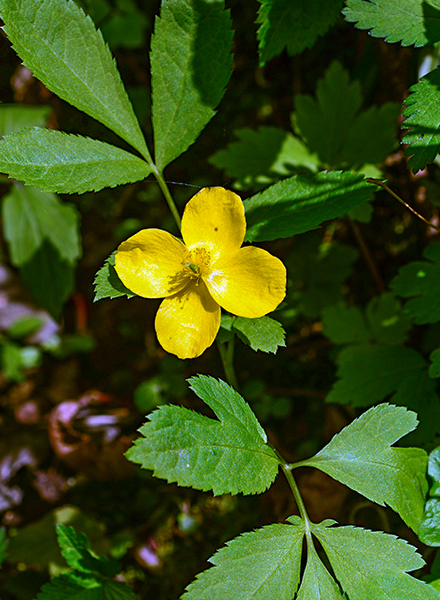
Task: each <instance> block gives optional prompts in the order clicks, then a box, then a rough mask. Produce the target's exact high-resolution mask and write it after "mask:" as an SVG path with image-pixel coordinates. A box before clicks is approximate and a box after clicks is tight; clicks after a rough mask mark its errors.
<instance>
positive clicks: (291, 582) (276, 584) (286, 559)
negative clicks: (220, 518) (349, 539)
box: [182, 517, 316, 600]
mask: <svg viewBox="0 0 440 600" xmlns="http://www.w3.org/2000/svg"><path fill="white" fill-rule="evenodd" d="M287 520H288V521H290V522H291V524H289V525H287V524H284V523H277V524H274V525H268V526H266V527H262V528H261V529H257V530H256V531H252V532H248V533H244V534H242V535H240V536H239V537H237V538H235V539H234V540H231V541H230V542H227V544H226V547H225V548H221V549H220V550H219V551H218V552H216V554H214V556H213V557H212V558H210V559H209V561H210V562H211V563H212V564H213V565H215V566H214V567H213V568H211V569H208V570H207V571H204V572H203V573H200V574H199V575H198V576H197V578H196V580H195V581H194V582H193V583H191V584H190V585H189V586H188V587H187V588H186V592H185V593H184V594H183V596H182V599H183V600H200V599H201V598H210V600H225V598H234V600H292V598H293V597H294V595H295V591H296V589H297V587H298V583H299V576H300V568H301V554H302V540H303V536H304V522H303V521H302V520H301V519H300V518H299V517H290V518H289V519H287ZM315 598H316V597H315Z"/></svg>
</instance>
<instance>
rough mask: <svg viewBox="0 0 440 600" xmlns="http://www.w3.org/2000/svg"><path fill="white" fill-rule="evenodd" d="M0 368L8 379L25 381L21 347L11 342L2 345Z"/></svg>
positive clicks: (0, 347) (0, 345)
mask: <svg viewBox="0 0 440 600" xmlns="http://www.w3.org/2000/svg"><path fill="white" fill-rule="evenodd" d="M0 367H1V369H0V370H1V372H2V374H3V375H4V377H5V378H6V379H12V381H17V382H21V381H23V380H24V375H23V373H22V369H23V361H22V358H21V349H20V346H18V345H17V344H14V343H13V342H9V341H7V342H3V343H1V344H0Z"/></svg>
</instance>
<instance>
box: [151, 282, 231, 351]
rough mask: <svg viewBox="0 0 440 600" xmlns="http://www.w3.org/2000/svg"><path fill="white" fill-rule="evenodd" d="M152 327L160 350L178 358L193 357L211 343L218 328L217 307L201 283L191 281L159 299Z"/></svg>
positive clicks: (218, 308)
mask: <svg viewBox="0 0 440 600" xmlns="http://www.w3.org/2000/svg"><path fill="white" fill-rule="evenodd" d="M155 327H156V333H157V339H158V340H159V343H160V345H161V346H162V348H163V349H164V350H166V351H167V352H170V353H171V354H176V355H177V356H178V357H179V358H196V357H197V356H200V355H201V354H202V353H203V352H204V351H205V350H206V348H208V347H209V346H210V345H211V344H212V343H213V341H214V340H215V336H216V335H217V332H218V330H219V328H220V306H219V305H218V304H217V302H215V301H214V300H213V299H212V298H211V296H210V295H209V292H208V290H207V289H206V286H205V284H204V283H203V281H202V280H199V282H198V284H197V285H196V283H195V282H194V281H193V282H191V283H190V284H189V285H188V286H187V287H186V288H185V289H184V290H182V291H180V292H179V293H177V294H175V295H174V296H171V297H170V298H165V300H163V302H162V304H161V305H160V307H159V310H158V311H157V315H156V322H155Z"/></svg>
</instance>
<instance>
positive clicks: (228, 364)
mask: <svg viewBox="0 0 440 600" xmlns="http://www.w3.org/2000/svg"><path fill="white" fill-rule="evenodd" d="M234 339H235V336H234V337H233V338H232V339H231V340H229V342H227V343H226V344H221V343H220V342H217V346H218V351H219V352H220V357H221V359H222V363H223V369H224V371H225V376H226V381H227V382H228V383H229V385H231V386H232V387H233V388H234V389H235V390H238V381H237V377H236V376H235V370H234Z"/></svg>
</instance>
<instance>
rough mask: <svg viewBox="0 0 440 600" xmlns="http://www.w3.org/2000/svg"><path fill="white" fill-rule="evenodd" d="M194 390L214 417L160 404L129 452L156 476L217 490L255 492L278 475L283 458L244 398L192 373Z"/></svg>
mask: <svg viewBox="0 0 440 600" xmlns="http://www.w3.org/2000/svg"><path fill="white" fill-rule="evenodd" d="M189 381H190V383H191V389H193V390H194V391H195V392H196V394H197V395H199V396H200V397H201V398H202V400H204V402H206V403H207V404H208V406H209V407H210V408H211V409H212V410H213V411H214V413H215V414H216V415H217V417H218V419H219V420H215V419H210V418H208V417H206V416H203V415H200V414H198V413H196V412H193V411H190V410H188V409H186V408H182V407H178V406H161V407H159V409H158V410H155V411H154V412H153V413H151V414H150V415H149V416H148V418H149V420H150V423H147V424H145V425H143V427H141V428H140V430H139V431H140V432H141V433H142V435H143V436H144V437H143V438H139V439H138V440H136V441H135V444H134V446H132V447H131V448H130V449H129V450H128V452H127V453H126V456H127V458H128V459H129V460H131V461H133V462H135V463H139V464H141V465H142V467H144V468H145V469H153V470H154V474H155V475H156V476H157V477H162V478H164V479H166V480H167V481H169V482H173V481H175V482H177V483H178V484H179V485H186V486H192V487H194V488H196V489H200V490H208V489H211V490H213V492H214V495H217V494H226V493H231V494H237V493H239V492H242V493H243V494H256V493H259V492H263V491H264V490H266V489H267V488H268V487H269V486H270V484H271V483H272V482H273V480H274V479H275V477H276V474H277V471H278V466H279V461H278V458H277V457H276V455H275V453H274V451H273V450H272V449H271V448H270V447H269V446H268V445H267V444H266V434H265V432H264V430H263V428H262V427H261V425H260V424H259V423H258V421H257V419H256V417H255V415H254V413H253V412H252V411H251V409H250V407H249V405H248V404H247V403H246V402H245V401H244V400H243V398H242V397H241V396H240V395H239V394H238V393H237V392H236V391H235V390H234V389H233V388H231V387H229V386H228V385H227V384H226V383H224V382H223V381H217V380H216V379H214V378H212V377H205V376H203V375H200V376H199V377H193V378H191V379H190V380H189Z"/></svg>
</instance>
